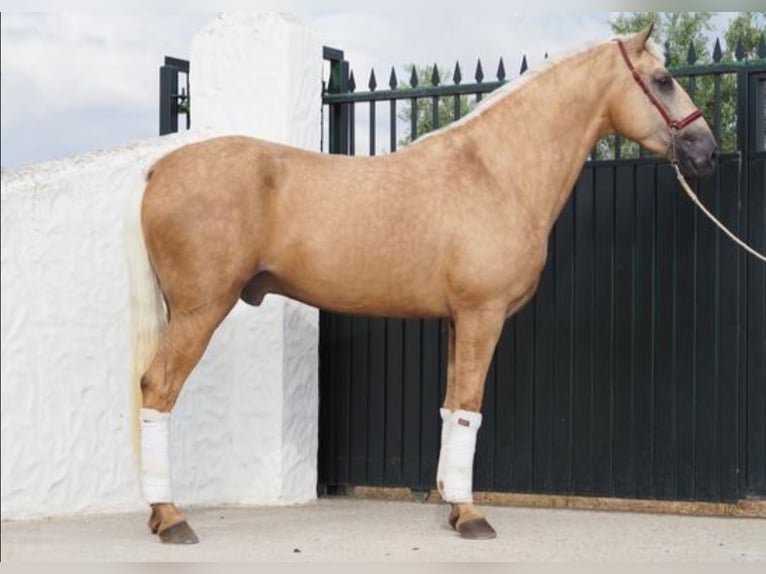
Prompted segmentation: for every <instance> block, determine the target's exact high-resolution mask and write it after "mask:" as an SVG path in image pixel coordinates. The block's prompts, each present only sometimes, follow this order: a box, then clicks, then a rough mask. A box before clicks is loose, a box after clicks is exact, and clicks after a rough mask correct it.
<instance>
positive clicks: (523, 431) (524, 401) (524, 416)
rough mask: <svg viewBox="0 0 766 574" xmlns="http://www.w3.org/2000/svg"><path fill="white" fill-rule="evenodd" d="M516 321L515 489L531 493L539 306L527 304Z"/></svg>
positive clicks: (513, 466)
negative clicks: (536, 327)
mask: <svg viewBox="0 0 766 574" xmlns="http://www.w3.org/2000/svg"><path fill="white" fill-rule="evenodd" d="M513 321H514V324H515V325H514V327H515V328H514V334H513V341H514V349H513V356H514V367H515V372H514V374H513V384H514V387H515V390H516V392H515V401H514V404H513V415H512V417H513V447H514V448H513V463H512V472H513V474H512V476H511V488H512V490H516V491H521V492H531V491H532V490H533V488H534V484H533V482H532V468H533V464H534V434H533V432H534V431H533V429H534V406H535V405H534V381H535V361H534V356H535V353H534V350H535V347H534V342H535V341H534V337H535V303H534V300H532V301H530V302H529V303H527V305H526V307H524V308H523V309H521V311H519V312H518V313H517V314H516V316H515V317H514V319H513Z"/></svg>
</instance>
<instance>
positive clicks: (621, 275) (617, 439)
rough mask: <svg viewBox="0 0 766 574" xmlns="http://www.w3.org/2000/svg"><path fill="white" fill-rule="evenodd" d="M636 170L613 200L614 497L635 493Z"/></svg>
mask: <svg viewBox="0 0 766 574" xmlns="http://www.w3.org/2000/svg"><path fill="white" fill-rule="evenodd" d="M634 169H635V168H634V166H633V165H630V164H628V165H619V166H617V168H616V172H615V199H614V335H613V336H614V378H613V380H614V407H613V413H614V414H613V417H614V425H613V433H614V438H613V441H612V480H613V484H614V495H615V496H617V497H618V498H633V497H635V495H636V492H635V476H634V473H635V454H634V450H635V445H634V440H635V435H634V428H635V427H634V425H635V413H634V408H635V407H634V384H635V379H634V375H635V373H634V357H633V344H634V340H633V336H634V317H633V311H634V305H633V303H634V300H635V299H634V296H635V294H634V291H633V281H634V266H635V257H634V246H635V245H636V243H637V240H636V217H635V201H636V199H635V189H634V183H635V180H634V173H635V171H634Z"/></svg>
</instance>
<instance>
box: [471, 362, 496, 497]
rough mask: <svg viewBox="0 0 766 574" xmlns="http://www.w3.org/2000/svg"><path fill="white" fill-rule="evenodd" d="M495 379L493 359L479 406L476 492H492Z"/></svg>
mask: <svg viewBox="0 0 766 574" xmlns="http://www.w3.org/2000/svg"><path fill="white" fill-rule="evenodd" d="M496 378H497V365H496V362H495V360H494V358H493V360H492V362H491V363H490V365H489V369H488V371H487V377H486V380H485V386H484V402H483V404H482V406H481V412H482V415H483V418H482V423H481V428H480V429H479V434H478V436H477V438H476V457H475V462H474V465H473V472H474V490H476V491H492V490H493V489H494V481H493V478H494V475H495V468H494V467H495V457H494V454H495V402H496V397H495V390H496V385H495V379H496Z"/></svg>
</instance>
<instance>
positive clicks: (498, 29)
mask: <svg viewBox="0 0 766 574" xmlns="http://www.w3.org/2000/svg"><path fill="white" fill-rule="evenodd" d="M317 4H318V3H317V2H311V1H309V0H284V1H283V2H281V3H280V5H281V6H282V7H283V8H284V9H289V10H290V11H292V12H294V13H296V14H297V15H298V16H299V17H300V18H301V19H302V20H303V21H304V22H305V23H306V25H307V26H309V27H310V28H311V29H312V30H313V32H314V33H315V34H316V36H317V37H318V38H319V40H320V41H321V42H322V43H323V44H324V45H329V46H333V47H336V48H341V49H343V50H344V51H345V54H346V58H347V59H348V60H350V61H351V63H352V66H353V68H354V70H355V71H356V75H357V79H358V83H359V84H366V80H367V76H368V75H369V70H370V67H371V66H375V68H376V71H377V74H378V80H379V83H380V84H383V83H385V82H386V81H387V78H388V72H389V70H390V68H391V66H392V65H394V66H397V68H399V69H401V67H402V66H403V65H404V64H406V63H409V62H417V63H419V64H433V63H434V62H436V63H438V64H440V65H447V66H450V67H451V66H453V65H454V62H455V60H460V62H461V65H462V66H463V70H464V74H463V75H464V77H467V76H469V75H472V70H473V66H475V62H476V59H477V58H478V57H481V59H482V63H483V64H484V70H485V74H486V75H487V76H490V75H491V74H492V73H493V72H494V69H495V67H496V66H497V60H498V58H499V57H500V56H503V58H504V60H505V64H506V69H507V70H508V75H509V78H512V77H515V75H516V74H517V73H518V68H519V64H520V61H521V56H522V54H527V57H528V59H529V63H530V65H534V64H535V63H539V62H540V61H542V59H543V55H544V54H545V52H550V53H551V54H552V55H555V54H558V53H562V52H566V51H568V50H571V49H573V48H576V47H578V46H582V45H583V44H586V43H588V42H593V41H597V40H601V39H606V38H608V37H609V36H610V34H611V31H610V27H609V19H610V16H611V14H610V13H607V12H596V13H568V14H561V13H559V14H551V13H537V14H530V13H526V14H519V13H514V12H512V11H511V8H510V7H511V6H512V4H513V3H511V2H508V1H505V0H496V1H491V2H484V3H483V4H482V10H480V11H479V10H476V11H475V12H474V11H469V12H468V13H466V8H465V7H466V6H468V5H470V3H468V4H467V3H465V2H458V1H456V0H442V1H441V2H440V3H438V7H439V8H438V10H435V9H434V4H432V3H430V2H422V3H421V2H414V1H412V2H400V1H399V0H389V2H388V3H386V7H387V8H388V10H384V11H383V12H378V13H369V12H361V11H357V12H350V11H329V10H325V11H317V10H316V6H317ZM323 5H325V6H327V5H329V4H327V3H323ZM215 16H216V14H215V13H199V12H186V13H167V12H165V13H161V14H157V13H146V14H137V13H135V12H131V13H109V14H104V13H98V14H96V13H87V14H71V13H67V14H61V13H30V14H24V13H3V14H2V25H1V27H2V46H1V48H2V50H1V52H0V53H1V57H2V98H1V99H0V101H1V102H2V103H1V106H2V130H1V131H2V142H1V143H2V158H1V163H2V166H3V167H4V168H13V167H18V166H22V165H26V164H29V163H36V162H40V161H46V160H50V159H58V158H62V157H66V156H68V155H72V154H76V153H81V152H87V151H93V150H96V149H101V148H105V147H111V146H114V145H118V144H122V143H125V142H128V141H132V140H136V139H143V138H149V137H154V136H155V135H156V134H157V130H158V71H157V70H158V67H159V65H160V64H161V63H162V59H163V57H164V56H165V55H171V56H176V57H180V58H188V56H189V49H190V45H191V39H192V37H193V35H194V34H195V32H196V31H197V30H199V29H200V28H201V27H202V26H203V25H204V24H205V23H206V22H207V21H208V20H210V19H212V18H214V17H215ZM718 21H720V22H723V21H725V17H723V16H722V17H720V18H719V19H718ZM191 77H192V82H193V78H194V72H193V70H192V76H191ZM254 113H255V112H254Z"/></svg>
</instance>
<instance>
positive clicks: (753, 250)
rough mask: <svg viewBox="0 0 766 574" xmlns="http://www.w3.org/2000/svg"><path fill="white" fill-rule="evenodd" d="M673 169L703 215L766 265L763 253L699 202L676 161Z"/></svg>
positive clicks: (765, 257)
mask: <svg viewBox="0 0 766 574" xmlns="http://www.w3.org/2000/svg"><path fill="white" fill-rule="evenodd" d="M673 168H674V169H675V170H676V177H677V178H678V181H679V182H680V183H681V187H683V188H684V191H685V192H686V195H688V196H689V199H691V200H692V202H693V203H694V204H695V205H696V206H697V207H699V208H700V209H701V210H702V213H704V214H705V215H707V216H708V217H709V218H710V219H711V221H712V222H713V223H715V224H716V225H717V226H718V227H719V228H720V229H721V231H723V232H724V233H725V234H726V235H728V236H729V237H731V238H732V239H733V240H734V242H735V243H736V244H737V245H739V246H740V247H742V248H743V249H744V250H745V251H747V252H748V253H750V254H751V255H755V256H756V257H757V258H758V259H760V260H761V261H763V262H764V263H766V256H764V255H763V254H762V253H758V252H757V251H756V250H755V249H753V248H752V247H750V246H749V245H748V244H747V243H745V242H744V241H742V240H740V239H739V237H737V236H736V235H734V234H733V233H732V232H731V231H729V230H728V229H727V227H726V226H725V225H724V224H723V223H721V222H720V221H718V220H717V219H716V218H715V216H714V215H713V214H712V213H710V212H709V211H708V210H707V208H706V207H705V206H704V205H702V202H701V201H700V200H699V198H698V197H697V195H696V194H695V193H694V192H693V191H692V189H691V187H689V184H688V183H686V179H685V178H684V176H683V174H682V173H681V170H680V169H679V168H678V164H677V163H676V162H675V161H674V162H673Z"/></svg>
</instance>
